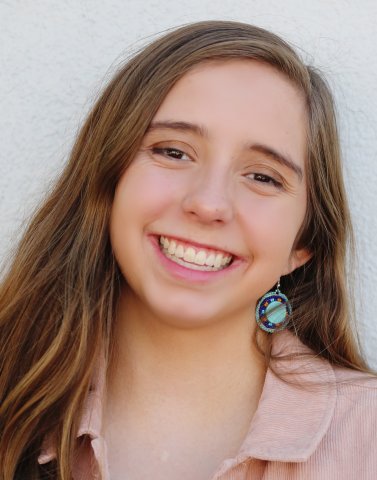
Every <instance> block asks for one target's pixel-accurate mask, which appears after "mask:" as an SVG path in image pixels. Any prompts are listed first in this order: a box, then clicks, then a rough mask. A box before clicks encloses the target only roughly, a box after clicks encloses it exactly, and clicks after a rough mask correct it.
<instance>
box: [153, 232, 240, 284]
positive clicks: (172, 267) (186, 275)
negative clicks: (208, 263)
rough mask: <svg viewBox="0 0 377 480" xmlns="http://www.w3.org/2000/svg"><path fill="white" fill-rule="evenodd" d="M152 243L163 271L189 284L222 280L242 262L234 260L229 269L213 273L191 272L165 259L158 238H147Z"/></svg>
mask: <svg viewBox="0 0 377 480" xmlns="http://www.w3.org/2000/svg"><path fill="white" fill-rule="evenodd" d="M149 238H150V240H151V243H152V246H153V247H154V250H155V252H156V254H157V257H158V258H159V260H160V262H161V264H162V265H163V267H165V269H166V270H167V271H168V272H169V273H170V274H171V275H172V276H173V277H175V278H177V279H181V280H186V281H189V282H195V283H205V282H209V281H211V280H217V279H219V278H222V277H224V276H226V275H227V274H229V273H230V272H232V271H233V270H235V269H236V268H237V267H239V266H240V265H241V263H243V262H242V260H240V259H235V260H233V262H232V263H231V265H229V267H226V268H222V269H221V270H215V271H202V270H191V269H190V268H186V267H184V266H183V265H179V264H178V263H175V262H173V260H170V259H169V258H168V257H166V256H165V255H164V254H163V253H162V251H161V248H160V243H159V237H156V236H150V237H149Z"/></svg>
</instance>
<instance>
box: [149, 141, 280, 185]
mask: <svg viewBox="0 0 377 480" xmlns="http://www.w3.org/2000/svg"><path fill="white" fill-rule="evenodd" d="M151 150H152V153H154V154H156V155H162V156H163V157H165V158H166V157H167V158H169V159H172V160H182V159H181V158H178V156H177V157H175V156H172V152H175V154H177V155H186V156H187V157H188V158H190V157H189V155H187V153H185V152H183V151H182V150H180V149H179V148H174V147H153V148H152V149H151ZM169 152H170V153H169ZM251 175H252V176H253V180H254V181H256V182H257V183H264V184H267V185H268V184H270V185H272V186H274V187H276V188H279V189H281V188H283V184H282V183H281V182H279V181H278V180H275V178H273V177H270V176H269V175H265V174H263V173H252V174H249V175H247V177H250V176H251Z"/></svg>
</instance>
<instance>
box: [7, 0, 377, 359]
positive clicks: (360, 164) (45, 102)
mask: <svg viewBox="0 0 377 480" xmlns="http://www.w3.org/2000/svg"><path fill="white" fill-rule="evenodd" d="M205 19H229V20H239V21H244V22H250V23H254V24H256V25H258V26H261V27H265V28H269V29H271V30H272V31H274V32H276V33H278V34H280V35H282V36H283V37H284V38H285V39H286V40H288V41H290V42H291V43H292V44H293V45H294V46H296V48H298V50H299V51H300V52H301V54H302V55H303V57H304V59H305V60H306V61H307V62H308V63H312V64H314V65H316V66H317V67H319V68H320V69H322V71H324V72H325V74H326V76H327V79H328V80H329V82H330V84H331V86H332V88H333V91H334V93H335V97H336V101H337V107H338V112H339V125H340V131H341V139H342V149H343V153H344V163H345V174H346V184H347V189H348V192H349V196H350V203H351V209H352V214H353V219H354V224H355V231H356V236H357V247H358V261H357V271H356V272H353V273H354V274H355V275H356V287H355V292H356V294H357V299H358V300H357V311H358V330H359V332H360V334H361V338H362V340H363V344H364V347H365V352H366V355H367V358H368V359H369V362H370V364H371V365H372V366H373V367H375V368H377V319H376V315H375V314H376V311H377V294H376V282H377V276H376V270H377V246H376V241H375V239H376V238H377V219H376V206H377V187H376V184H377V166H376V160H375V155H376V152H377V135H376V125H377V93H376V92H377V89H376V83H377V55H376V53H375V47H376V43H377V27H376V25H377V2H375V1H374V0H359V1H358V2H356V1H354V0H353V1H352V0H312V1H310V0H284V1H281V0H222V1H221V2H214V1H209V0H191V1H188V0H186V1H184V0H177V1H167V0H144V1H143V0H141V1H137V0H126V1H122V0H108V1H104V0H81V1H75V0H30V1H28V0H9V1H6V0H2V1H1V0H0V65H1V68H0V96H1V110H0V132H1V148H0V167H1V170H0V232H1V235H0V263H1V264H2V266H3V268H4V267H5V266H6V262H7V260H8V258H9V256H10V255H11V252H12V249H13V248H14V246H15V245H16V242H17V239H18V238H19V236H20V234H21V233H22V230H23V228H24V225H25V223H26V222H27V220H28V218H29V217H30V214H31V213H32V211H33V209H34V208H35V207H36V205H37V204H38V202H39V201H40V200H41V198H42V197H43V194H44V192H45V191H46V189H47V188H48V186H49V185H50V184H51V182H52V181H53V179H54V178H55V177H56V176H57V175H58V173H59V171H60V170H61V168H62V165H63V163H64V162H65V160H66V158H67V155H68V152H69V150H70V147H71V145H72V141H73V138H74V136H75V134H76V132H77V130H78V127H79V125H80V122H81V121H82V120H83V118H84V117H85V114H86V113H87V112H88V110H89V108H90V106H91V104H92V102H93V100H94V98H95V96H96V94H97V93H98V91H99V90H100V89H101V87H102V86H103V85H104V84H105V83H106V81H107V80H108V78H109V76H111V73H112V72H113V71H114V69H115V68H116V66H117V64H118V63H120V62H121V61H122V60H124V58H126V56H127V55H129V54H130V53H132V52H133V51H134V50H135V49H136V48H138V47H140V46H141V45H143V44H145V43H146V42H148V41H149V40H151V39H153V38H154V36H155V35H156V34H158V33H160V32H162V31H163V30H165V29H167V28H170V27H173V26H177V25H181V24H183V23H187V22H190V21H197V20H205Z"/></svg>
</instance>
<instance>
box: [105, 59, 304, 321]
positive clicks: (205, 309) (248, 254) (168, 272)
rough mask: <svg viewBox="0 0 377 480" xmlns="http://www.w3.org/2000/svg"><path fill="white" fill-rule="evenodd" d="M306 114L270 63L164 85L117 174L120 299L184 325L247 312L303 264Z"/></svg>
mask: <svg viewBox="0 0 377 480" xmlns="http://www.w3.org/2000/svg"><path fill="white" fill-rule="evenodd" d="M306 124H307V117H306V111H305V102H304V99H303V96H302V94H301V93H300V92H299V91H298V90H297V88H296V87H295V86H294V85H293V84H292V83H291V82H290V81H289V80H288V79H286V78H285V77H284V76H283V75H282V74H281V73H279V72H278V71H276V70H275V69H273V68H272V67H271V66H269V65H265V64H263V63H260V62H257V61H251V60H231V61H222V62H211V63H203V64H200V65H198V66H197V67H195V68H194V69H192V70H191V71H190V72H189V73H187V74H186V75H185V76H183V77H182V78H181V79H180V80H179V81H178V82H177V83H176V84H175V85H174V87H173V88H172V89H171V90H170V92H169V93H168V95H167V96H166V98H165V100H164V102H163V103H162V105H161V107H160V108H159V110H158V112H157V114H156V115H155V117H154V119H153V121H152V123H151V125H150V128H149V130H148V132H147V133H146V135H145V137H144V139H143V142H142V146H141V148H140V151H139V153H138V154H137V156H136V157H135V159H134V160H133V162H132V164H131V165H130V167H129V168H128V169H127V171H126V172H125V173H124V174H123V176H122V177H121V179H120V181H119V183H118V186H117V189H116V193H115V199H114V204H113V210H112V216H111V223H110V234H111V242H112V246H113V250H114V253H115V256H116V259H117V262H118V264H119V266H120V268H121V270H122V272H123V275H124V277H125V278H126V280H127V283H128V285H129V289H128V290H127V293H126V294H127V295H128V296H129V297H130V298H131V299H132V300H133V301H134V302H136V304H137V305H138V306H139V308H141V309H145V312H148V313H149V314H153V315H154V317H155V318H158V319H159V320H161V321H163V322H168V323H170V324H174V325H177V326H179V325H181V326H183V327H190V326H198V325H204V324H206V323H212V322H215V321H223V320H226V319H229V320H231V321H232V320H233V319H235V318H236V317H239V316H241V317H243V318H245V316H247V317H248V318H252V317H253V316H254V309H255V305H256V302H257V299H258V298H259V297H261V296H262V295H263V294H264V293H265V292H266V291H268V290H269V289H271V288H273V287H274V284H275V283H276V282H277V281H278V280H279V278H280V277H281V276H283V275H286V274H288V273H290V272H291V271H293V270H294V269H295V268H297V267H298V266H300V265H302V264H303V263H304V262H305V261H306V260H307V259H308V257H309V253H308V252H307V251H306V250H297V249H295V239H296V236H297V234H298V231H299V229H300V226H301V224H302V222H303V220H304V216H305V211H306V185H305V151H306Z"/></svg>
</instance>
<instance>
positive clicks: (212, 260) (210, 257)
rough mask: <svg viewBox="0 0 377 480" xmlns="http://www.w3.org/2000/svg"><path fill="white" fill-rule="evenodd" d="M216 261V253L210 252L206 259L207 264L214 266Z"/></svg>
mask: <svg viewBox="0 0 377 480" xmlns="http://www.w3.org/2000/svg"><path fill="white" fill-rule="evenodd" d="M214 263H215V254H214V253H210V254H209V255H208V257H207V259H206V265H208V266H209V267H212V266H213V265H214Z"/></svg>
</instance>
